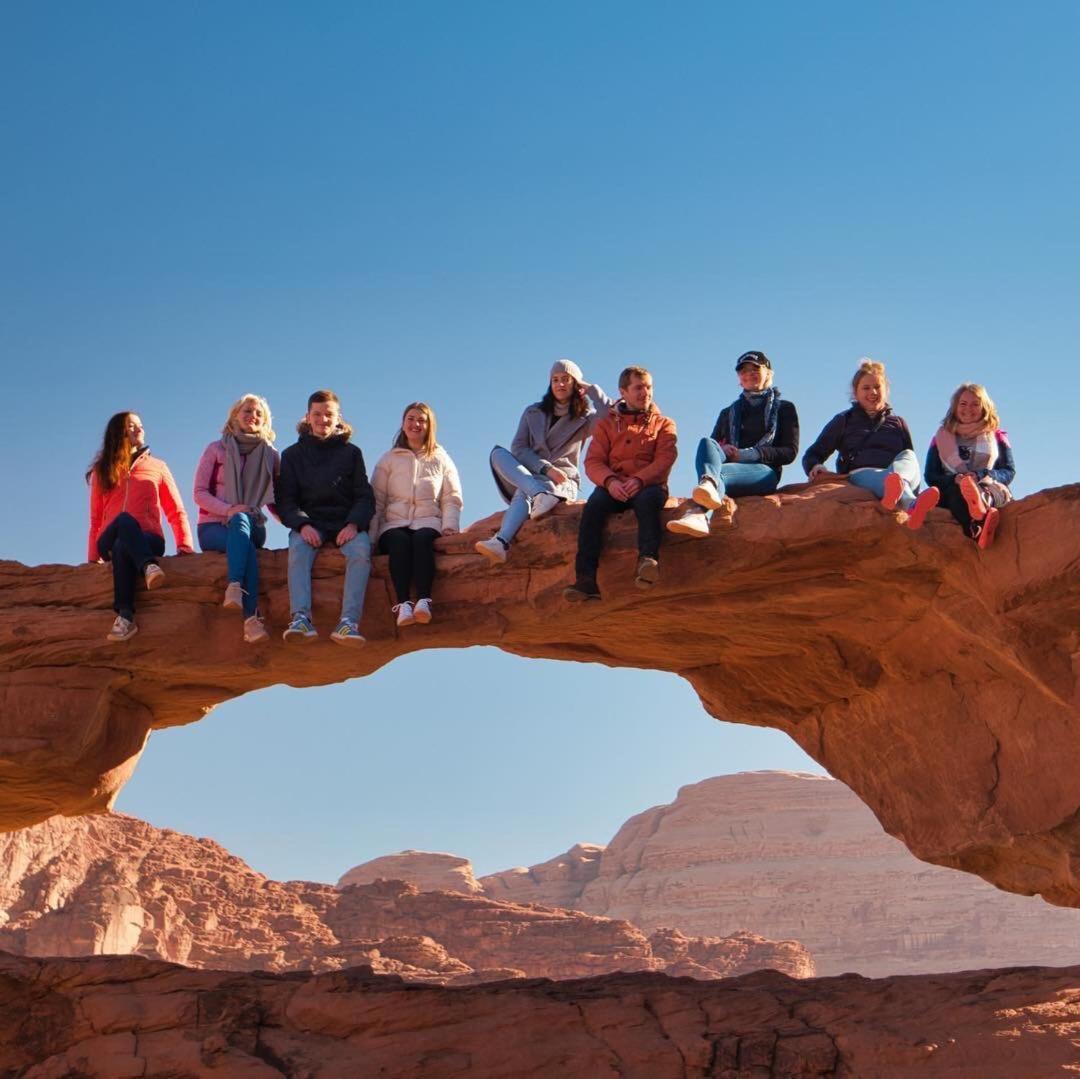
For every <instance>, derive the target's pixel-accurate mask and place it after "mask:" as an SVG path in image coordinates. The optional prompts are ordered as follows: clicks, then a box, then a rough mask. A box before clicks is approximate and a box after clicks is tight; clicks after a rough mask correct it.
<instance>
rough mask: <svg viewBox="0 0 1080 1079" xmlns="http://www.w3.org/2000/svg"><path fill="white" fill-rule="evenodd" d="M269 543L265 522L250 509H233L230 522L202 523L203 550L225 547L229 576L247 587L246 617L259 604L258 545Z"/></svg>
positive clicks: (245, 588)
mask: <svg viewBox="0 0 1080 1079" xmlns="http://www.w3.org/2000/svg"><path fill="white" fill-rule="evenodd" d="M264 543H266V525H264V524H261V523H260V522H259V521H257V520H256V519H255V517H254V516H253V515H252V514H250V513H234V514H233V515H232V517H230V518H229V523H228V524H227V525H223V524H221V523H220V522H218V521H206V522H204V523H203V524H201V525H199V546H200V547H201V548H202V549H203V550H204V551H224V552H225V561H226V564H227V565H228V572H229V580H230V581H237V582H239V584H240V585H241V587H242V588H243V589H244V617H245V618H250V617H251V616H252V615H253V614H254V613H255V611H256V610H257V609H258V606H259V559H258V556H257V555H256V554H255V551H256V549H257V548H259V547H262V545H263V544H264Z"/></svg>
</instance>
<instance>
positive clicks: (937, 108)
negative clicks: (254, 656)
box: [0, 0, 1080, 879]
mask: <svg viewBox="0 0 1080 1079" xmlns="http://www.w3.org/2000/svg"><path fill="white" fill-rule="evenodd" d="M1078 30H1080V8H1077V6H1076V5H1075V4H1072V3H1040V4H1036V5H1025V6H1021V5H1014V4H1009V5H1005V4H994V3H963V2H955V3H949V4H938V3H928V2H913V3H879V4H865V3H841V2H837V3H830V4H823V5H808V4H805V3H770V4H760V5H746V4H738V5H736V4H725V3H714V2H710V3H683V4H678V5H661V4H651V5H650V4H640V3H631V2H620V3H602V2H597V3H589V4H581V3H558V2H548V3H544V4H532V5H527V4H506V3H478V2H462V3H457V4H446V3H399V4H383V5H373V4H362V3H333V2H326V3H322V4H318V5H307V4H299V3H295V4H281V3H267V2H260V3H243V2H236V3H229V4H210V3H200V2H193V3H188V4H182V5H181V4H164V3H144V2H139V3H118V2H107V0H105V2H101V3H97V4H80V3H75V2H70V3H53V2H42V0H35V2H25V3H22V2H18V3H15V2H11V0H8V2H5V3H3V4H0V101H2V102H3V106H2V111H0V147H2V152H3V168H2V170H0V192H2V198H0V360H2V374H0V379H2V383H0V389H2V394H0V410H2V413H3V419H4V423H5V429H6V430H8V431H9V433H11V434H12V436H13V437H12V438H11V439H10V440H9V444H8V448H7V461H8V466H7V468H5V469H4V470H3V475H2V479H0V491H2V494H3V505H4V507H5V508H4V512H3V515H2V518H0V557H4V558H13V559H18V560H20V561H23V562H25V563H28V564H32V563H40V562H51V561H58V562H77V561H79V560H80V559H81V558H82V557H83V556H84V551H85V532H86V489H85V486H84V484H83V481H82V474H83V471H84V470H85V467H86V465H87V463H88V461H89V459H90V457H91V455H92V454H93V452H94V450H95V449H96V447H97V445H98V444H99V443H100V439H101V433H102V430H103V427H104V423H105V420H106V419H107V418H108V416H109V415H110V414H111V413H112V412H114V411H117V410H119V409H123V408H132V409H135V410H137V411H138V412H139V413H140V414H141V416H142V418H143V420H144V422H145V424H146V427H147V432H148V438H149V441H150V444H151V447H152V448H153V450H154V452H155V453H157V454H158V455H159V456H162V457H164V458H165V459H166V460H167V461H168V462H169V464H170V465H171V466H172V468H173V471H174V473H175V474H176V476H177V479H178V480H179V482H180V484H181V487H182V489H183V490H184V492H185V494H187V493H188V492H190V487H191V478H192V475H193V472H194V468H195V464H196V462H197V460H198V456H199V454H200V452H201V451H202V449H203V447H204V446H205V445H206V443H207V442H208V441H210V440H211V439H212V438H213V437H215V435H216V433H217V432H218V431H219V430H220V427H221V424H222V421H223V419H224V417H225V413H226V411H227V408H228V405H229V404H230V403H231V402H232V401H233V400H234V399H235V398H236V397H237V396H239V395H240V394H241V393H243V392H246V391H254V392H257V393H261V394H263V395H265V396H266V397H268V398H269V400H270V403H271V405H272V407H273V410H274V414H275V419H276V424H275V426H276V427H277V430H278V432H279V445H281V446H285V445H288V443H289V442H290V441H291V440H292V436H291V431H292V429H293V425H294V423H295V421H296V420H297V419H298V418H299V417H300V415H301V414H302V412H303V411H304V405H305V401H306V396H307V394H308V393H309V392H310V391H311V390H312V389H315V388H316V387H319V386H324V385H326V386H331V387H333V388H334V389H336V390H337V391H338V393H339V394H340V395H341V397H342V399H343V404H344V411H345V415H346V417H347V418H348V419H349V420H350V421H351V422H352V423H353V425H354V426H355V428H356V430H357V440H358V442H359V444H360V445H361V446H362V448H363V449H364V451H365V454H366V456H367V458H368V460H369V463H371V462H373V461H374V460H375V458H376V457H377V456H378V454H379V453H380V452H382V450H383V449H385V448H386V447H387V446H388V444H389V442H390V439H391V437H392V436H393V434H394V432H395V430H396V424H397V422H398V419H399V417H400V413H401V409H402V406H403V405H404V404H405V403H406V402H408V401H411V400H414V399H418V398H420V399H424V400H427V401H429V402H430V403H431V404H432V405H433V407H434V408H435V410H436V412H437V414H438V417H439V431H440V441H441V442H442V443H443V444H444V445H445V446H446V448H447V449H448V450H449V451H450V453H451V454H452V455H453V456H454V458H455V459H456V461H457V462H458V465H459V467H460V469H461V472H462V478H463V482H464V488H465V499H466V509H465V519H466V520H472V519H475V518H477V517H481V516H485V515H487V514H488V513H490V512H492V511H493V510H495V509H497V508H498V507H499V502H498V500H497V497H496V495H495V491H494V489H493V486H492V484H491V481H490V477H489V475H488V471H487V465H486V456H487V451H488V449H489V448H490V446H491V445H492V444H494V443H495V442H497V441H503V442H505V441H506V440H508V439H509V438H510V436H511V434H512V432H513V430H514V427H515V425H516V422H517V418H518V416H519V415H520V412H521V410H522V408H523V407H524V406H525V405H526V404H528V403H529V402H531V401H533V400H535V399H536V398H537V396H538V395H539V393H540V391H541V390H542V389H543V386H544V383H545V380H546V377H547V372H548V369H549V367H550V364H551V362H552V361H553V360H554V359H556V358H558V357H560V356H569V357H572V358H573V359H575V360H576V361H577V362H578V363H580V364H581V365H582V367H583V368H584V370H585V372H586V375H587V376H588V377H590V378H591V379H593V380H595V381H598V382H600V383H601V384H602V385H604V386H605V387H606V388H608V389H609V390H610V389H612V388H613V387H614V384H615V381H616V378H617V374H618V371H619V370H620V369H621V368H622V367H623V366H625V364H627V363H630V362H638V363H645V364H646V365H647V366H649V367H650V368H651V369H652V370H653V372H654V376H655V383H656V398H657V401H658V403H659V405H660V406H661V407H662V408H663V409H664V410H665V411H667V412H669V413H670V414H671V415H673V416H674V417H675V418H676V420H677V421H678V424H679V427H680V432H681V437H682V449H683V456H682V458H681V459H680V462H679V464H678V465H677V467H676V472H675V476H674V487H675V489H676V491H677V492H680V493H685V490H686V489H687V488H688V486H689V484H690V482H691V480H692V475H691V472H692V448H693V444H694V441H695V440H696V438H697V437H699V436H700V435H701V434H703V433H707V432H708V430H709V429H710V427H711V423H712V421H713V419H714V418H715V416H716V413H717V412H718V411H719V408H720V407H721V406H722V405H724V404H726V403H728V402H729V401H730V400H731V399H732V398H733V397H734V395H735V393H736V391H737V386H736V381H735V375H734V372H733V370H732V367H733V363H734V359H735V357H736V356H737V355H738V354H739V353H740V352H742V351H743V350H745V349H747V348H760V349H763V350H764V351H766V352H767V353H768V354H769V355H770V356H771V357H772V358H773V360H774V364H775V367H776V370H777V384H778V385H779V386H780V388H781V389H782V391H783V392H784V393H785V395H786V396H788V397H789V398H791V399H792V400H794V401H795V402H796V404H797V406H798V409H799V412H800V417H801V420H802V425H803V434H804V440H803V441H804V445H806V444H808V443H809V441H810V439H812V438H813V436H814V435H815V434H816V432H817V431H818V430H819V429H820V427H821V426H822V425H823V424H824V423H825V421H826V420H827V419H828V418H829V417H830V416H831V415H833V414H834V413H835V412H837V411H839V410H840V409H841V408H843V407H844V406H845V404H846V386H847V381H848V379H849V378H850V375H851V372H852V371H853V369H854V367H855V365H856V362H857V360H858V358H859V357H861V356H863V355H869V356H873V357H875V358H877V359H882V360H885V361H886V362H887V363H888V366H889V372H890V375H891V376H892V380H893V383H894V394H893V398H894V403H895V405H896V407H897V409H898V411H900V413H901V414H902V415H904V416H905V417H906V418H907V419H908V421H909V423H910V425H911V427H912V430H913V432H914V434H915V438H916V441H917V443H918V444H919V446H920V448H921V447H922V446H924V445H925V443H926V442H927V441H928V440H929V438H930V435H931V434H932V432H933V430H934V428H935V427H936V425H937V422H938V421H939V419H940V417H941V415H942V413H943V412H944V409H945V406H946V403H947V400H948V396H949V393H950V392H951V390H952V389H953V387H954V386H955V385H956V384H957V383H958V382H960V381H964V380H969V379H973V380H977V381H983V382H985V383H987V384H988V386H989V388H990V390H991V393H992V394H993V396H994V397H995V399H996V400H997V402H998V405H999V407H1000V410H1001V412H1002V415H1003V418H1004V421H1005V426H1006V427H1007V428H1008V430H1009V432H1010V435H1011V437H1012V440H1013V443H1014V446H1015V449H1016V457H1017V462H1018V467H1019V472H1018V477H1017V483H1016V490H1017V493H1018V494H1025V493H1030V492H1031V491H1033V490H1037V489H1039V488H1041V487H1047V486H1053V485H1057V484H1062V483H1067V482H1070V481H1072V480H1073V479H1075V469H1074V467H1073V463H1072V461H1071V458H1070V456H1069V455H1070V453H1071V452H1072V444H1071V440H1072V437H1073V425H1072V422H1071V415H1072V413H1071V407H1070V406H1071V404H1072V402H1073V401H1075V399H1076V394H1077V389H1078V383H1080V375H1078V373H1077V367H1076V362H1075V358H1074V343H1075V341H1076V337H1077V322H1078V317H1077V295H1078V284H1080V282H1078V276H1080V275H1078V271H1077V257H1078V237H1080V228H1078V221H1077V197H1076V192H1077V190H1080V183H1078V181H1080V177H1078V175H1077V174H1078V171H1080V169H1078V160H1080V157H1078V150H1077V138H1076V135H1077V131H1076V127H1077V123H1076V116H1077V114H1078V109H1077V106H1078V104H1080V102H1078V100H1077V97H1078V94H1077V89H1076V81H1075V43H1076V40H1077V31H1078ZM800 477H801V473H800V472H799V470H798V469H797V468H796V469H791V470H789V471H788V473H787V474H786V478H787V479H789V480H797V479H799V478H800ZM883 527H884V525H883ZM270 542H271V545H273V546H280V545H282V544H283V542H284V533H283V532H282V531H281V530H280V529H278V528H275V529H274V530H272V532H271V540H270ZM170 550H171V545H170ZM223 617H226V616H225V615H223ZM106 628H107V627H106V626H105V625H104V624H103V627H102V631H103V632H104V631H105V629H106ZM277 628H280V627H277ZM237 632H238V635H239V625H238V630H237ZM238 647H241V646H240V644H239V642H238ZM418 687H420V688H418ZM759 767H792V768H811V767H813V765H812V762H810V761H809V760H808V759H807V758H806V757H804V756H803V755H802V754H801V753H800V752H799V751H798V750H797V749H796V748H795V747H794V746H793V745H792V744H791V743H789V742H787V740H786V739H785V738H784V737H783V736H781V735H779V734H775V733H773V732H768V731H759V730H756V729H752V728H741V727H734V726H729V725H723V724H719V723H716V722H714V721H713V720H711V719H709V718H708V717H707V716H706V715H705V714H704V712H703V711H702V710H701V708H700V706H699V705H698V703H697V700H696V698H695V697H694V696H693V694H692V693H691V692H690V690H689V689H688V688H687V687H686V686H685V685H683V684H681V683H680V682H679V681H678V680H677V679H675V678H673V677H671V676H666V675H660V674H649V673H642V672H627V671H616V672H613V671H610V670H607V669H604V668H598V667H592V666H583V665H582V666H579V665H572V664H568V665H554V664H549V663H539V662H532V661H524V660H520V659H517V658H514V657H508V656H503V655H501V654H500V653H498V652H496V651H494V650H472V651H470V652H445V653H428V654H424V655H414V656H410V657H408V658H407V659H403V660H402V661H400V662H399V663H396V664H392V665H391V666H390V667H388V668H386V669H385V670H383V671H382V672H380V673H379V674H377V675H375V676H373V677H372V678H369V679H367V680H364V681H358V682H353V683H349V684H347V685H344V686H336V687H331V688H327V689H324V690H305V691H303V692H302V693H300V692H297V691H293V690H287V689H284V688H276V689H271V690H267V691H264V692H263V693H260V694H256V695H253V696H250V697H248V698H245V699H243V700H241V701H237V702H234V703H232V704H229V705H227V706H223V707H221V708H219V709H218V710H216V711H215V712H214V713H213V715H212V716H211V717H209V718H208V719H207V720H205V721H203V722H201V723H199V724H197V725H194V726H191V727H188V728H184V729H182V730H174V731H168V732H162V733H160V734H156V735H154V736H153V737H152V738H151V742H150V746H149V748H148V750H147V752H146V754H145V756H144V759H143V761H142V763H141V765H140V769H139V772H138V773H137V774H136V777H135V779H134V780H133V781H132V782H131V784H130V785H129V787H128V788H127V789H126V790H125V792H124V793H123V795H122V796H121V799H120V803H119V808H121V809H123V810H124V811H126V812H129V813H133V814H136V815H138V816H142V817H145V818H147V819H148V820H150V821H152V822H153V823H155V824H158V825H163V826H169V827H173V828H178V829H181V830H184V831H191V832H195V833H196V834H200V835H210V836H213V837H214V838H216V839H218V840H219V841H220V842H222V843H224V844H225V845H226V846H228V847H229V848H230V849H232V850H234V851H235V852H236V853H238V854H239V855H241V856H242V857H245V858H247V859H249V860H250V861H251V862H252V863H253V864H254V865H255V866H256V868H259V869H262V870H263V871H265V872H268V873H271V874H273V875H275V876H279V877H308V878H312V879H334V878H336V876H337V875H338V874H339V873H341V872H343V871H344V870H345V869H347V868H348V867H349V866H351V865H353V864H355V863H357V862H359V861H362V860H365V859H367V858H370V857H373V856H376V855H378V854H383V853H387V852H389V851H392V850H397V849H401V848H403V847H420V848H426V849H442V850H452V851H455V852H457V853H460V854H463V855H466V856H468V857H470V858H472V859H473V860H474V861H475V862H476V864H477V866H478V868H479V869H480V870H481V871H491V870H495V869H499V868H504V867H506V866H508V865H512V864H520V863H527V862H533V861H538V860H541V859H543V858H547V857H549V856H551V855H553V854H555V853H557V852H559V851H561V850H564V849H566V847H568V846H569V845H570V844H571V843H573V842H575V841H577V840H592V841H597V842H604V841H606V840H607V839H608V838H609V837H610V835H611V834H612V832H613V830H614V829H615V827H616V826H617V825H618V824H619V823H621V821H622V820H624V819H625V818H626V817H627V816H629V815H630V814H632V813H634V812H637V811H639V810H641V809H643V808H645V807H646V806H648V805H651V804H655V803H656V802H660V801H667V800H669V799H670V798H671V797H672V796H673V795H674V793H675V791H676V789H677V788H678V786H680V785H681V784H683V783H689V782H695V781H697V780H699V779H702V778H705V777H706V776H710V775H715V774H718V773H722V772H727V771H734V770H738V769H742V768H759Z"/></svg>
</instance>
